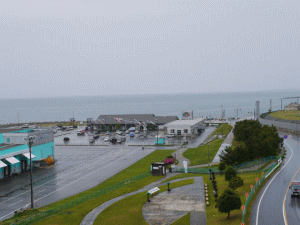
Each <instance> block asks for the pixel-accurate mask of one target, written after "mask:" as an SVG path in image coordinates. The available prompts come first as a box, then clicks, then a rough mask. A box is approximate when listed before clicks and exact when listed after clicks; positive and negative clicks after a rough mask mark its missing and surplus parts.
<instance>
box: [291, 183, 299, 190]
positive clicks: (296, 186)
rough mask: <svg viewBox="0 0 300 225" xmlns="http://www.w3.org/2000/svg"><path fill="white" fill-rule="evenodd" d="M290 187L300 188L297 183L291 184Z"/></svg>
mask: <svg viewBox="0 0 300 225" xmlns="http://www.w3.org/2000/svg"><path fill="white" fill-rule="evenodd" d="M292 188H293V189H300V185H299V184H293V185H292Z"/></svg>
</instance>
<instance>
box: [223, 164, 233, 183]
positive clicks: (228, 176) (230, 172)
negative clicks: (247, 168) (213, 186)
mask: <svg viewBox="0 0 300 225" xmlns="http://www.w3.org/2000/svg"><path fill="white" fill-rule="evenodd" d="M232 177H236V170H235V169H233V167H232V166H228V167H227V168H226V169H225V180H227V181H229V180H230V179H231V178H232Z"/></svg>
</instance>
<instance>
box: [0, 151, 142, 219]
mask: <svg viewBox="0 0 300 225" xmlns="http://www.w3.org/2000/svg"><path fill="white" fill-rule="evenodd" d="M138 150H139V149H137V150H136V151H138ZM123 151H124V150H123ZM136 151H133V152H131V153H130V154H126V155H124V157H126V156H129V155H131V154H133V153H135V152H136ZM124 157H122V158H120V159H119V160H116V161H114V162H117V161H120V160H121V159H123V158H124ZM108 165H109V164H107V165H106V166H104V167H100V168H99V169H98V170H102V169H103V168H105V167H107V166H108ZM98 170H95V171H93V172H91V173H89V174H87V175H85V176H83V177H81V178H79V179H77V180H75V181H73V182H71V183H69V184H67V185H65V186H63V187H61V188H58V189H56V190H55V191H52V192H50V193H49V194H48V195H45V196H43V197H41V198H39V199H36V200H34V202H37V201H39V200H41V199H43V198H45V197H47V196H49V195H51V194H53V193H55V192H56V191H58V190H60V189H63V188H65V187H67V186H69V185H71V184H73V183H75V182H77V181H78V180H81V179H83V178H85V177H87V176H89V175H91V174H92V173H95V172H98ZM41 186H42V185H41ZM27 192H28V191H27ZM23 194H24V193H23ZM20 195H22V194H20ZM15 197H16V196H15ZM15 197H13V198H15ZM2 203H3V202H2ZM2 203H0V204H2ZM21 208H22V207H21ZM21 208H19V209H21ZM19 209H17V210H19ZM12 213H14V211H12V212H10V213H8V214H6V215H4V216H2V217H0V220H1V219H2V218H5V217H7V216H8V215H10V214H12Z"/></svg>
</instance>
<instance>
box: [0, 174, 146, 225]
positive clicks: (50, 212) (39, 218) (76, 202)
mask: <svg viewBox="0 0 300 225" xmlns="http://www.w3.org/2000/svg"><path fill="white" fill-rule="evenodd" d="M150 175H151V173H149V172H146V173H142V174H140V175H138V176H136V177H133V178H130V179H127V180H124V181H122V182H120V183H117V184H114V185H112V186H109V187H107V188H104V189H101V190H99V191H95V192H93V193H91V194H87V195H85V196H83V197H80V198H77V199H74V200H73V201H70V202H68V203H66V204H63V205H60V206H57V207H55V208H53V209H50V210H47V211H44V212H40V213H38V214H36V215H33V216H31V217H29V218H26V219H24V220H20V221H16V222H15V223H11V222H10V223H8V222H7V223H3V224H4V225H6V224H7V225H8V224H14V225H21V224H22V225H27V224H33V223H36V222H39V221H42V220H44V219H46V218H48V217H50V216H53V215H55V214H58V213H61V212H63V211H65V210H67V209H70V208H72V207H74V206H76V205H79V204H81V203H84V202H87V201H89V200H92V199H95V198H97V197H99V196H101V195H104V194H106V193H108V192H112V191H114V190H117V189H119V188H121V187H124V186H126V185H129V184H131V183H134V182H136V181H138V180H141V179H143V178H145V177H148V176H150Z"/></svg>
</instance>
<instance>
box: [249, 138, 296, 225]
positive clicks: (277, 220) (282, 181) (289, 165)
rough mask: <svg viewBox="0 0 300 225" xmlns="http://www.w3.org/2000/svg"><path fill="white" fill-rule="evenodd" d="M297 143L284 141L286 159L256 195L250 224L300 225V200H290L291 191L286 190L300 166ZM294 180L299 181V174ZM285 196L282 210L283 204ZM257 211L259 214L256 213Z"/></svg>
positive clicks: (288, 140) (294, 140) (293, 139)
mask: <svg viewBox="0 0 300 225" xmlns="http://www.w3.org/2000/svg"><path fill="white" fill-rule="evenodd" d="M281 135H284V134H281ZM299 143H300V142H299V140H298V138H294V137H293V138H291V139H286V140H285V141H284V146H285V148H286V150H287V154H286V158H285V159H284V161H283V163H284V164H283V165H282V166H281V167H280V168H279V170H278V171H277V172H276V173H275V174H274V175H272V177H271V178H270V179H269V181H268V182H267V183H266V184H265V185H264V188H262V189H261V191H260V193H259V194H258V196H257V198H256V200H255V202H254V204H253V207H252V209H251V216H250V221H251V224H255V225H258V224H260V225H269V224H270V225H271V224H272V225H276V224H278V225H283V224H290V225H299V224H300V198H297V197H296V198H291V190H290V189H288V186H289V184H290V182H291V180H292V178H293V176H294V175H295V173H296V172H297V170H298V168H299V166H300V161H299V158H300V148H299ZM294 179H295V180H300V173H299V172H298V173H297V174H296V176H295V178H294ZM286 192H287V194H286ZM285 195H286V200H285V210H284V209H283V202H284V198H285ZM258 211H259V213H257V212H258ZM284 215H286V219H287V223H285V221H284Z"/></svg>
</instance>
